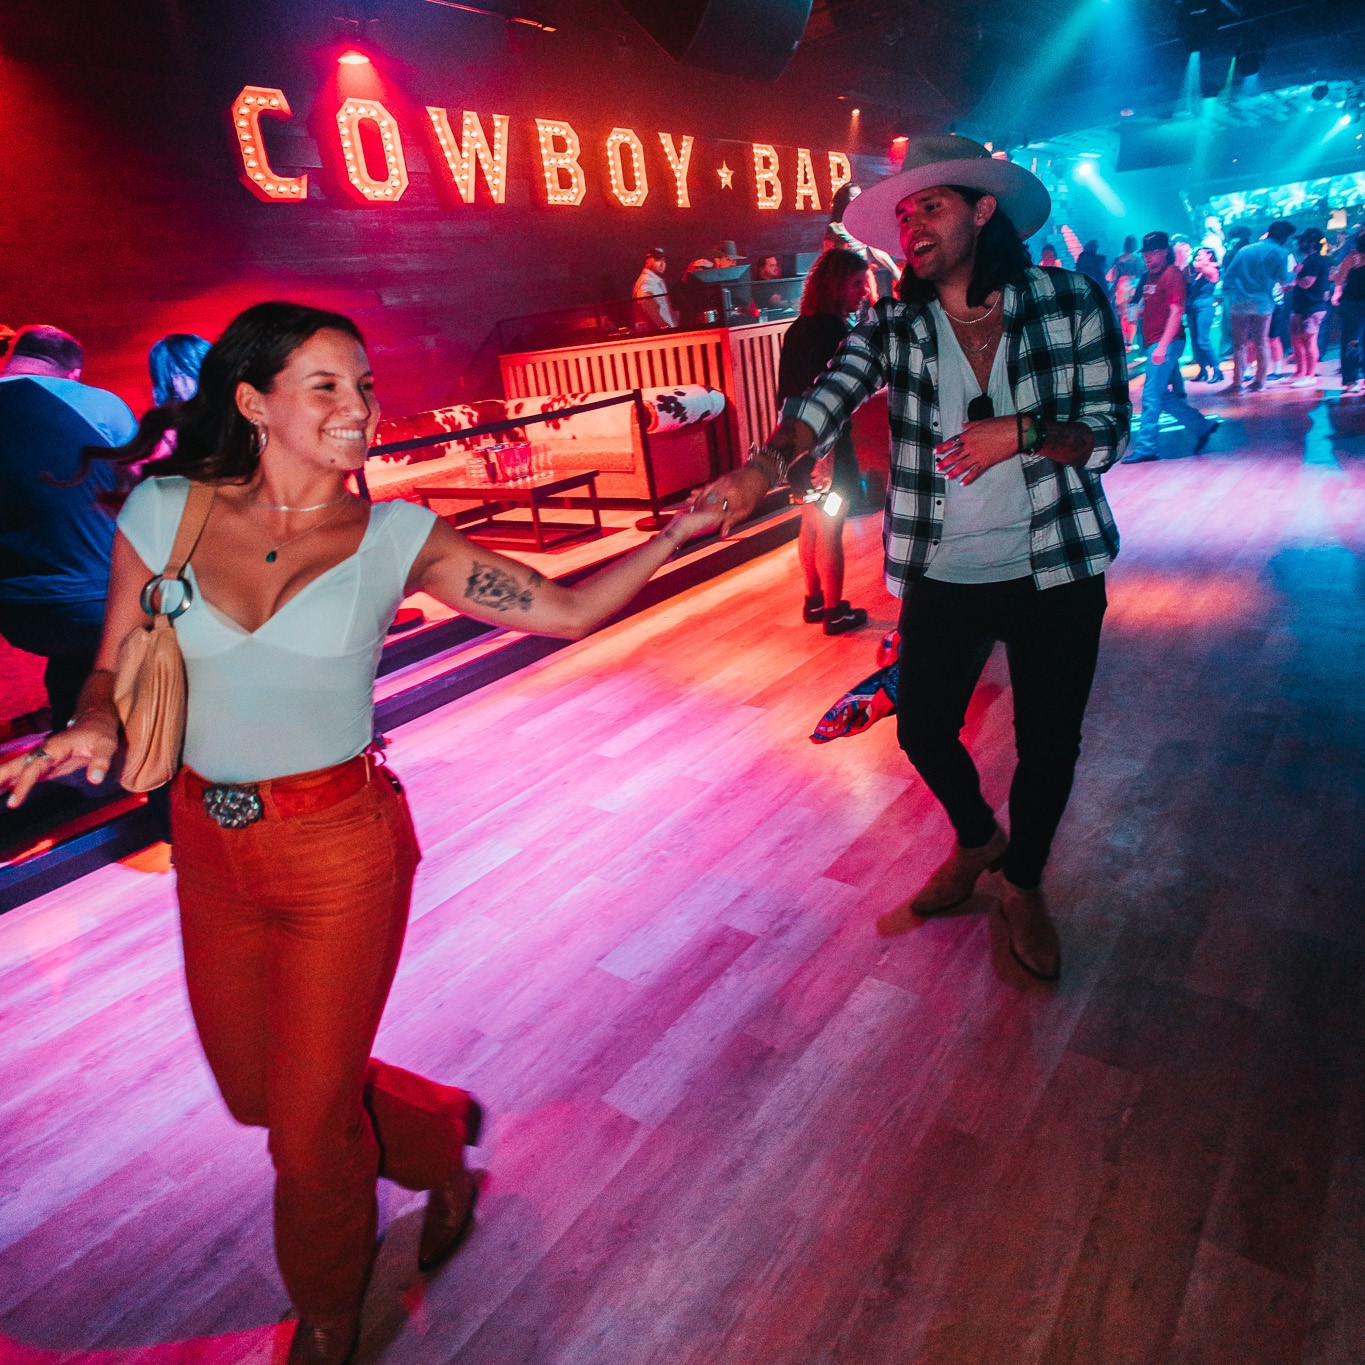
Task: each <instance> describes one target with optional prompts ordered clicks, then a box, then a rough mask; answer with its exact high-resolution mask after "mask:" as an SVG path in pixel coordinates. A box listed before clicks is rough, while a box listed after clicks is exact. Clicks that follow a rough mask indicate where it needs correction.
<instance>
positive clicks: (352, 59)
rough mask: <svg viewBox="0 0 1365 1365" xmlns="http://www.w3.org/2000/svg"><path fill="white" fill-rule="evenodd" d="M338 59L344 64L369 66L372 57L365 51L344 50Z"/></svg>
mask: <svg viewBox="0 0 1365 1365" xmlns="http://www.w3.org/2000/svg"><path fill="white" fill-rule="evenodd" d="M337 61H338V62H340V63H341V64H342V66H369V64H370V59H369V58H368V57H367V56H366V55H365V54H364V53H363V52H343V53H342V54H341V56H340V57H338V58H337Z"/></svg>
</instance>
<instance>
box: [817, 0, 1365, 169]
mask: <svg viewBox="0 0 1365 1365" xmlns="http://www.w3.org/2000/svg"><path fill="white" fill-rule="evenodd" d="M1192 48H1198V49H1199V51H1200V54H1201V55H1200V70H1201V78H1202V84H1203V87H1204V93H1206V94H1213V93H1216V92H1217V91H1218V90H1219V89H1220V88H1222V87H1223V85H1224V84H1225V82H1226V81H1227V75H1228V69H1229V66H1230V64H1231V62H1232V60H1233V58H1234V56H1237V58H1238V68H1237V76H1238V78H1239V79H1238V84H1239V85H1240V84H1241V80H1240V77H1242V76H1246V75H1249V74H1251V71H1252V69H1253V68H1254V69H1255V79H1256V80H1257V81H1259V83H1260V86H1261V88H1263V89H1264V88H1270V87H1271V86H1278V85H1288V84H1296V83H1302V82H1304V81H1308V82H1310V83H1311V82H1312V81H1316V80H1329V79H1350V78H1354V77H1360V76H1365V3H1362V2H1361V0H1307V2H1305V3H1292V0H1185V2H1184V3H1176V2H1174V0H941V3H938V4H928V3H923V2H922V0H815V5H814V9H813V11H812V13H811V18H810V23H809V24H808V26H807V28H806V33H805V37H804V38H803V40H802V43H801V47H800V49H799V50H798V52H797V55H796V58H795V60H794V61H793V63H792V72H793V74H794V75H795V74H798V73H800V74H802V75H804V76H807V77H815V78H817V79H823V80H826V81H834V82H838V83H839V84H840V86H841V87H842V89H843V92H844V93H846V94H847V95H848V96H849V97H850V98H851V99H856V100H857V101H858V102H859V104H860V105H862V107H863V108H864V109H865V111H869V112H870V113H871V114H872V116H873V117H874V118H878V119H881V120H884V121H885V122H887V123H888V124H895V125H898V126H899V129H900V131H903V132H913V131H918V130H921V129H931V128H945V127H950V126H954V125H962V126H964V127H968V128H970V129H971V130H972V131H975V132H977V133H978V134H979V135H982V136H989V135H990V132H991V130H993V131H994V135H995V136H996V137H997V138H998V140H1000V141H1011V142H1016V141H1020V140H1027V139H1030V138H1034V137H1043V136H1049V135H1052V134H1055V133H1058V132H1063V131H1066V130H1067V129H1069V128H1075V127H1080V126H1084V125H1086V124H1094V123H1096V122H1107V121H1110V120H1113V119H1116V118H1117V117H1118V114H1119V111H1120V109H1123V108H1136V109H1137V110H1138V112H1139V113H1160V112H1161V111H1162V109H1163V108H1167V107H1171V106H1172V105H1174V103H1175V102H1176V101H1177V100H1178V98H1179V97H1180V94H1181V88H1182V84H1183V83H1184V82H1185V81H1186V79H1187V70H1188V66H1189V53H1190V51H1191V49H1192Z"/></svg>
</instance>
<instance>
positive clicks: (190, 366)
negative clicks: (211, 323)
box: [147, 332, 209, 408]
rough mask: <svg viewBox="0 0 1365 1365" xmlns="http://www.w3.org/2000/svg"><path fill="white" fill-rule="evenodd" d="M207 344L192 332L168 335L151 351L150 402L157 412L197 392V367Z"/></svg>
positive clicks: (148, 356)
mask: <svg viewBox="0 0 1365 1365" xmlns="http://www.w3.org/2000/svg"><path fill="white" fill-rule="evenodd" d="M208 352H209V343H208V342H207V341H205V340H204V338H203V337H201V336H195V335H194V333H193V332H171V333H170V334H169V335H168V336H164V337H162V338H161V340H160V341H158V342H157V343H156V345H155V346H153V347H152V349H151V351H150V352H149V353H148V355H147V369H148V371H149V372H150V373H151V376H152V401H153V403H154V405H155V406H156V407H158V408H161V407H165V406H166V404H167V403H183V402H185V401H186V399H189V398H193V397H194V395H195V394H196V393H197V392H198V391H199V367H200V366H201V365H202V364H203V363H204V357H205V356H206V355H207V354H208Z"/></svg>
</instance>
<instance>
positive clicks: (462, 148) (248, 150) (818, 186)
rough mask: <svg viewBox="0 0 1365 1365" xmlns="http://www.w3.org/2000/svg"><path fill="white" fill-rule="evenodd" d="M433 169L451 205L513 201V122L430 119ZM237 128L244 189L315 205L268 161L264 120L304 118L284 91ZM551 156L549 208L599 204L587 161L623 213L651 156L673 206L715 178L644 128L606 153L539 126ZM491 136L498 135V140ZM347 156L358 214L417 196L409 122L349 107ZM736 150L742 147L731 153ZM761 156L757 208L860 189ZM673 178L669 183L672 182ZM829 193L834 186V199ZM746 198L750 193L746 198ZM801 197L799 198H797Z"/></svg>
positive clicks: (839, 169) (764, 152) (847, 166)
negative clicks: (598, 168)
mask: <svg viewBox="0 0 1365 1365" xmlns="http://www.w3.org/2000/svg"><path fill="white" fill-rule="evenodd" d="M426 113H427V125H426V127H425V134H426V138H427V150H428V159H429V161H430V164H431V168H432V173H433V176H434V178H435V180H436V183H437V185H438V187H439V189H440V190H441V193H442V194H443V196H444V197H445V198H446V199H447V200H448V201H449V202H450V203H451V204H473V203H475V202H476V201H480V200H481V201H482V202H485V203H492V204H505V203H506V202H507V165H508V158H509V155H510V145H511V138H510V128H511V119H510V118H509V117H508V115H506V114H492V115H490V116H489V117H488V121H487V126H485V122H484V120H483V119H482V118H481V117H480V116H479V115H478V114H477V113H475V112H474V111H473V110H470V109H464V110H461V112H460V115H459V123H458V127H459V131H458V133H457V132H456V124H455V122H454V121H453V114H452V111H451V110H448V109H442V108H439V107H437V106H434V105H428V106H427V108H426ZM231 117H232V126H233V131H234V132H235V133H236V136H237V151H238V156H239V160H240V166H239V172H238V173H239V176H240V178H241V181H242V183H243V184H244V185H245V186H246V187H247V189H249V190H250V191H251V192H252V194H254V195H255V196H256V197H257V198H258V199H261V200H264V201H265V202H267V203H275V204H291V203H292V204H297V203H302V202H303V200H305V199H306V198H307V197H308V176H307V175H306V174H305V175H297V176H291V175H281V174H280V173H278V172H277V171H276V170H275V169H274V168H273V167H272V166H271V165H270V161H269V159H268V158H267V156H266V151H265V143H264V142H263V140H262V138H261V120H262V119H263V118H277V119H289V118H292V117H293V113H292V112H291V110H290V108H289V101H288V100H287V99H286V98H285V94H284V91H283V90H278V89H275V88H273V87H269V86H262V85H248V86H246V87H244V88H243V90H242V93H241V94H240V95H238V96H237V98H236V99H235V100H234V101H233V104H232V110H231ZM534 123H535V131H536V140H537V144H538V147H539V152H540V171H541V174H542V176H543V182H544V186H545V201H544V202H545V203H546V204H547V205H548V206H550V207H552V208H554V207H559V208H576V207H578V206H579V205H581V204H582V203H583V202H584V200H585V199H587V198H588V175H587V172H586V170H585V169H584V162H585V161H588V160H589V159H590V158H594V159H597V160H598V164H599V165H605V167H606V171H607V179H608V183H609V186H610V190H609V193H610V194H611V196H612V197H613V199H614V200H615V201H616V202H617V203H618V204H620V205H621V206H622V207H623V208H628V209H638V208H641V207H643V205H644V204H645V202H646V201H647V200H648V199H649V197H650V195H651V194H652V193H655V194H657V193H658V192H659V191H658V187H657V185H652V184H651V183H650V167H649V162H650V156H647V155H646V145H647V143H648V145H649V146H650V147H652V148H653V152H652V155H653V156H654V157H655V158H656V166H655V173H656V177H657V176H658V171H659V164H658V163H659V162H661V163H662V166H663V167H665V168H666V170H665V172H664V174H665V175H666V176H667V179H668V181H669V182H671V183H670V184H669V191H670V192H671V195H672V199H673V203H674V205H675V206H676V207H677V208H680V209H689V208H691V207H692V197H691V190H692V186H693V185H694V184H695V183H696V181H695V179H694V177H695V176H698V175H701V174H702V173H703V170H702V167H701V165H700V164H699V163H698V158H697V157H696V156H695V155H694V153H695V152H696V149H697V140H696V139H695V138H694V137H691V136H684V137H675V136H674V134H672V133H668V132H659V133H656V134H655V135H654V137H653V138H652V139H649V138H642V137H641V136H640V135H639V134H638V133H637V132H636V131H635V129H633V128H613V129H612V130H611V132H610V133H609V134H608V136H607V138H606V140H605V142H604V143H603V145H602V146H600V147H598V146H586V147H585V145H584V143H583V140H582V139H581V138H580V137H579V135H578V132H577V130H576V129H575V128H574V126H573V125H572V124H571V123H568V122H566V121H565V120H563V119H542V118H537V119H535V120H534ZM490 133H491V136H490ZM336 136H337V142H336V148H335V150H336V152H337V154H338V158H339V161H340V164H341V165H342V166H343V167H344V168H345V174H346V183H345V185H344V186H343V188H344V189H345V190H346V192H347V193H349V194H350V196H351V197H352V198H353V199H355V200H356V201H357V202H358V203H362V204H374V205H387V204H396V203H397V202H398V201H399V200H400V199H402V197H403V195H404V194H406V193H407V190H408V184H409V179H408V167H407V158H406V156H405V154H404V150H403V131H402V129H401V128H400V127H399V124H398V120H397V119H396V118H395V117H394V115H393V114H392V113H391V112H390V111H389V110H388V109H387V108H386V107H385V106H384V104H383V102H382V101H380V100H377V99H359V98H355V97H349V98H346V99H344V100H342V102H341V104H340V106H339V107H338V108H337V111H336ZM730 145H733V144H730ZM749 148H750V152H751V155H752V167H751V171H752V179H751V180H750V181H749V184H750V185H751V187H752V193H753V200H752V202H753V206H754V207H755V208H758V209H764V210H770V211H776V210H778V209H780V208H781V207H782V206H783V204H784V203H786V202H789V203H790V206H791V208H792V209H793V210H794V211H796V212H815V213H820V212H823V211H824V210H825V209H827V208H828V206H829V201H830V199H832V198H833V197H834V195H835V194H836V193H837V191H838V189H839V187H840V186H841V185H846V184H848V182H849V181H850V180H851V179H852V178H853V167H852V164H851V163H850V161H849V158H848V156H847V154H845V153H844V152H827V153H826V154H825V157H824V165H823V166H822V167H821V170H822V172H824V173H823V174H818V173H817V171H816V164H817V160H816V157H815V156H814V155H813V154H812V152H811V150H810V148H809V147H798V148H797V149H796V157H795V160H794V161H792V160H791V159H790V158H787V157H783V156H779V154H778V150H777V148H776V147H773V146H771V145H770V144H768V143H764V142H754V143H751V144H749ZM709 169H710V170H711V172H712V173H713V174H715V175H716V177H717V180H718V187H719V188H720V189H722V190H736V184H735V180H736V176H737V175H738V174H739V172H738V170H736V169H734V168H732V167H731V166H730V165H729V164H728V162H727V161H725V160H722V161H721V162H720V163H719V164H718V165H716V166H714V167H711V168H709ZM660 178H661V177H660ZM826 187H828V190H827V194H828V197H826ZM737 192H741V193H742V192H743V191H742V190H740V191H737ZM789 193H790V198H789V197H788V196H789Z"/></svg>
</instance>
